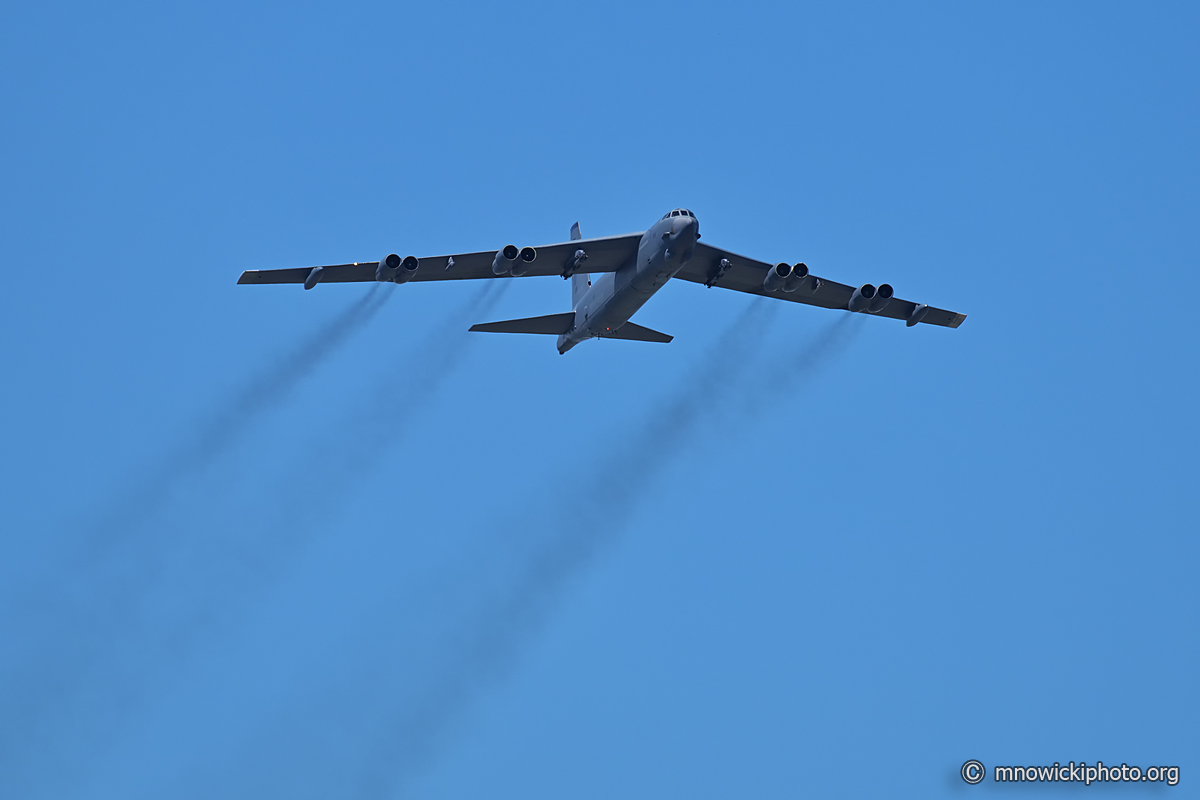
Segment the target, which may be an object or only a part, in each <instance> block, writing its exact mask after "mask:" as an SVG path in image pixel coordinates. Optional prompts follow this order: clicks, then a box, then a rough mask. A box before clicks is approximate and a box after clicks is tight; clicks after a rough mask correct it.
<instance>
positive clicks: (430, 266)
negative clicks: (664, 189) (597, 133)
mask: <svg viewBox="0 0 1200 800" xmlns="http://www.w3.org/2000/svg"><path fill="white" fill-rule="evenodd" d="M699 239H700V223H699V222H698V221H697V219H696V215H695V214H693V213H692V212H691V211H689V210H688V209H686V208H677V209H674V210H673V211H671V212H669V213H667V214H664V215H663V216H662V219H660V220H659V221H658V222H656V223H655V224H654V225H653V226H652V227H651V228H650V230H648V231H646V232H645V233H628V234H625V235H623V236H605V237H601V238H598V239H584V238H583V237H582V235H581V234H580V232H579V223H578V222H576V223H575V224H574V225H573V226H572V227H571V240H570V241H569V242H561V243H559V244H551V245H545V246H542V247H522V248H518V247H516V246H515V245H511V244H510V245H506V246H505V247H503V248H502V249H500V250H485V251H483V252H480V253H457V254H455V255H449V256H429V257H425V258H417V257H416V256H406V257H404V258H401V257H400V256H398V255H396V254H394V253H393V254H390V255H387V256H384V258H383V259H381V260H379V261H358V262H355V263H353V264H334V265H331V266H325V267H297V268H294V269H263V270H247V271H245V272H243V273H242V277H241V278H239V279H238V283H302V284H304V288H305V289H311V288H313V287H314V286H316V285H317V284H318V283H322V282H325V283H345V282H350V281H381V282H385V283H408V282H410V281H444V280H458V279H476V278H519V277H523V276H548V275H558V276H561V277H563V278H566V279H570V281H571V310H570V311H565V312H563V313H561V314H547V315H546V316H542V317H527V318H525V319H509V320H504V321H502V322H487V323H483V324H480V325H473V326H471V330H473V331H484V332H489V333H541V334H549V335H551V336H557V337H558V352H559V353H560V354H562V353H565V352H567V351H568V350H570V349H571V348H572V347H574V346H575V345H577V344H579V343H580V342H582V341H583V340H585V339H633V340H636V341H640V342H664V343H666V342H669V341H671V339H672V338H673V337H671V336H668V335H667V334H665V333H659V332H658V331H654V330H651V329H649V328H645V327H642V326H641V325H637V324H635V323H633V322H630V321H629V318H630V317H632V316H633V315H634V314H635V313H636V312H637V310H638V309H640V308H641V307H642V306H643V305H645V303H646V301H647V300H649V299H650V298H651V297H652V296H653V295H654V293H655V292H657V291H658V290H659V289H661V288H662V287H663V286H665V285H666V283H667V281H669V280H670V279H671V278H682V279H683V280H685V281H692V282H693V283H702V284H704V285H705V286H707V287H710V288H711V287H713V286H718V287H721V288H723V289H734V290H736V291H739V292H746V293H748V294H757V295H761V296H763V297H778V298H780V299H781V300H791V301H793V302H796V303H805V304H807V305H810V306H820V307H821V308H831V309H836V310H841V311H851V312H859V313H864V314H873V315H875V316H879V317H890V318H892V319H902V320H904V322H905V324H907V325H908V326H909V327H912V326H913V325H916V324H917V323H919V322H924V323H926V324H929V325H941V326H943V327H946V328H957V327H958V326H959V325H961V324H962V321H963V320H964V319H966V318H967V316H966V314H958V313H955V312H953V311H945V310H943V309H940V308H934V307H932V306H927V305H924V304H918V303H912V302H909V301H908V300H901V299H899V298H898V297H895V296H894V295H893V292H892V287H891V286H889V285H888V284H886V283H884V284H880V285H879V286H875V285H873V284H870V283H864V284H862V285H861V286H859V287H857V288H855V287H853V286H846V285H845V284H841V283H835V282H834V281H830V280H826V279H824V278H818V277H817V276H816V275H813V274H812V273H810V272H809V270H808V266H807V265H805V264H803V263H798V264H788V263H786V262H779V263H777V264H768V263H766V262H763V261H756V260H754V259H752V258H746V257H745V256H739V255H737V254H736V253H731V252H729V251H728V250H722V249H720V248H717V247H712V246H710V245H707V244H701V243H700V242H699ZM593 275H596V276H598V277H597V278H596V280H595V281H593V280H592V276H593Z"/></svg>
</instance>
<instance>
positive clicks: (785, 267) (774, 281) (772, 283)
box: [763, 262, 792, 292]
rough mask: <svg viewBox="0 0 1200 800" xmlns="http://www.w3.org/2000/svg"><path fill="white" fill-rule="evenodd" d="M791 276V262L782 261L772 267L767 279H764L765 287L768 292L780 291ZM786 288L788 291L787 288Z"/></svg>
mask: <svg viewBox="0 0 1200 800" xmlns="http://www.w3.org/2000/svg"><path fill="white" fill-rule="evenodd" d="M791 276H792V266H791V264H785V263H783V262H780V263H778V264H776V265H775V266H773V267H771V270H770V271H769V272H768V273H767V279H766V280H764V281H763V289H765V290H766V291H768V292H778V291H779V290H780V289H784V287H785V286H786V285H787V282H788V278H790V277H791ZM784 290H785V291H786V289H784Z"/></svg>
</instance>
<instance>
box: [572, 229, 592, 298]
mask: <svg viewBox="0 0 1200 800" xmlns="http://www.w3.org/2000/svg"><path fill="white" fill-rule="evenodd" d="M582 238H583V234H582V233H580V232H579V223H578V222H576V223H575V224H574V225H572V226H571V241H572V242H573V241H575V240H576V239H582ZM591 285H592V276H590V275H588V274H586V273H583V274H577V275H572V276H571V308H572V309H575V308H578V307H579V301H580V300H582V299H583V296H584V295H585V294H587V290H588V289H589V288H590V287H591Z"/></svg>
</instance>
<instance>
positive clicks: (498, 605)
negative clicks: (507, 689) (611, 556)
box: [358, 300, 776, 798]
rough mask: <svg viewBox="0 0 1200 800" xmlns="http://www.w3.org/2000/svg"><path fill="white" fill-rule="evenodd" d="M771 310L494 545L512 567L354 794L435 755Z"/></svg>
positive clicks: (675, 444)
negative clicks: (589, 471)
mask: <svg viewBox="0 0 1200 800" xmlns="http://www.w3.org/2000/svg"><path fill="white" fill-rule="evenodd" d="M775 313H776V305H775V304H773V303H769V302H766V301H760V300H756V301H754V302H752V303H751V304H750V305H749V306H748V307H747V308H746V310H745V311H743V312H742V313H741V314H740V315H739V316H738V317H737V318H736V319H735V320H734V322H733V323H732V324H731V325H730V326H729V327H728V328H727V329H726V330H725V331H723V332H722V334H721V335H720V336H719V338H718V339H717V341H716V342H715V343H714V345H713V346H712V348H711V350H710V351H709V352H708V353H706V354H705V355H704V357H703V359H704V360H703V361H702V362H701V363H700V364H699V365H697V366H696V367H695V368H694V369H693V370H692V371H691V372H690V373H689V374H687V375H686V376H685V377H684V379H683V380H682V382H681V384H680V385H679V386H677V387H676V388H675V390H674V391H673V392H672V393H671V394H670V395H669V397H668V398H667V400H666V402H664V403H656V404H654V406H653V409H654V410H653V411H652V412H650V414H649V415H648V416H647V417H646V418H645V419H644V420H643V421H642V422H641V423H640V424H635V425H634V426H632V430H633V435H631V436H630V437H629V438H628V439H627V440H626V441H624V442H622V443H620V444H619V445H618V446H617V448H616V449H615V450H614V451H613V453H612V454H611V455H610V456H609V458H607V459H605V462H604V464H603V465H602V467H601V469H600V470H599V471H598V474H597V475H595V476H594V477H592V478H591V479H586V478H585V479H582V480H581V481H580V482H579V483H578V484H577V485H579V486H580V487H586V489H585V491H586V492H587V494H586V496H585V497H582V498H580V501H579V502H578V503H577V504H576V505H575V506H574V507H573V508H568V509H564V510H563V511H562V512H561V513H559V514H557V515H556V516H558V517H559V518H561V519H563V520H565V523H564V525H563V527H562V528H559V529H556V530H540V531H533V532H532V533H533V536H531V537H530V541H526V542H512V541H507V542H505V543H504V544H505V546H506V547H512V546H514V545H516V546H521V545H524V546H525V547H526V548H527V549H526V550H525V551H524V552H523V554H522V555H521V556H520V557H519V558H518V563H517V564H516V565H515V569H514V571H513V574H511V575H507V576H505V577H504V579H503V580H502V582H501V589H500V591H499V592H497V593H495V595H494V596H491V597H487V598H481V599H480V602H479V603H478V604H477V606H478V607H477V608H475V609H474V612H473V614H474V616H473V617H472V618H471V619H470V620H469V621H468V622H467V624H466V625H465V626H464V627H463V628H461V629H460V630H459V631H458V632H457V634H456V635H455V636H454V637H453V640H454V641H455V643H456V645H457V646H456V648H455V652H453V653H452V654H450V655H449V656H448V657H447V658H446V661H447V663H443V664H440V665H438V666H437V668H435V669H431V670H430V672H431V673H432V674H433V675H435V676H436V677H434V678H433V679H432V680H431V682H430V683H431V685H429V686H423V687H421V689H420V693H419V697H417V698H416V699H415V700H414V701H413V703H412V705H411V706H410V707H409V708H408V709H407V710H406V711H405V712H403V713H402V714H401V716H400V717H399V718H398V719H395V720H393V721H390V722H387V723H384V727H383V730H382V731H381V732H380V735H379V737H378V740H377V742H376V743H375V744H374V745H373V746H372V745H367V746H366V748H369V749H367V753H369V755H368V757H367V759H366V762H365V763H364V765H363V770H362V775H361V784H360V791H359V792H358V796H361V797H367V798H384V797H390V796H392V795H393V794H395V792H396V790H397V789H398V788H400V789H403V788H404V786H405V785H406V784H407V783H408V782H409V780H411V779H412V778H414V777H415V776H416V775H417V774H419V772H420V771H421V770H422V768H424V767H425V766H426V765H427V763H428V762H429V761H430V760H432V758H433V757H435V756H436V751H437V749H438V745H439V744H440V742H441V740H442V739H443V738H444V737H445V736H446V734H447V732H448V728H449V727H450V725H451V723H452V722H453V720H454V718H455V717H456V716H457V715H458V714H459V713H460V712H461V711H462V710H463V709H464V708H465V707H466V706H467V704H468V703H469V702H470V701H471V700H472V699H473V697H474V695H475V694H476V693H477V692H478V691H479V690H480V689H481V688H482V686H483V685H486V684H489V683H492V682H494V681H495V680H497V679H498V678H499V675H498V673H503V671H504V670H505V669H506V668H507V667H508V666H509V665H510V664H511V662H512V661H513V659H514V658H515V656H516V655H517V653H518V651H519V649H520V647H521V645H522V644H523V643H524V642H525V641H526V640H527V639H528V638H529V637H530V636H531V635H532V634H534V633H535V632H536V631H537V629H538V627H539V625H540V623H541V622H542V621H543V620H544V619H545V618H546V617H547V616H548V614H549V613H550V611H551V610H552V609H553V606H554V604H555V603H556V601H557V599H558V597H559V595H560V594H561V592H562V591H563V589H564V588H565V586H566V584H567V583H568V582H569V581H570V580H571V579H572V578H573V577H575V576H576V575H578V574H579V573H580V572H582V571H583V570H584V569H585V568H586V567H587V565H588V564H589V563H591V561H592V560H593V559H594V558H595V556H596V555H597V554H598V553H599V551H600V550H601V549H602V548H603V547H604V546H605V545H607V544H609V543H610V542H611V541H612V540H613V539H614V538H615V537H616V536H617V534H618V533H619V532H620V529H621V528H622V527H623V526H624V525H625V524H626V523H627V522H628V520H629V518H630V517H631V516H632V514H633V512H634V511H635V509H636V506H637V504H638V502H639V501H640V500H641V499H642V498H643V496H644V495H645V494H646V492H648V491H649V490H650V489H652V488H653V480H654V478H655V477H656V476H657V475H658V473H659V472H660V471H661V470H662V468H663V467H665V466H666V465H667V464H669V463H671V461H672V460H673V459H674V458H675V457H676V456H677V455H678V454H679V453H680V451H682V450H683V449H684V448H685V447H686V446H687V445H688V443H689V440H690V438H691V436H692V434H694V433H695V431H696V429H697V426H698V425H699V424H700V423H701V422H702V421H704V420H705V419H707V418H708V416H709V415H710V414H716V413H719V412H720V411H721V410H722V407H723V403H724V401H725V400H727V399H728V398H729V395H730V394H731V393H732V392H734V391H736V390H737V387H738V385H739V383H738V381H739V379H740V378H741V377H742V376H743V374H744V372H745V370H746V369H748V368H749V366H750V365H751V364H752V363H753V360H754V357H755V355H756V354H757V353H758V352H760V350H761V349H762V347H763V346H764V343H765V340H766V333H767V331H768V328H769V326H770V323H771V322H772V320H773V318H774V316H775ZM520 527H524V525H522V526H520ZM496 560H497V561H502V558H498V559H496ZM493 569H494V568H493ZM451 583H452V585H453V586H454V587H455V589H456V590H457V591H459V592H469V591H470V589H469V588H466V587H467V586H469V584H470V581H469V580H462V581H452V582H451ZM464 584H466V586H464ZM366 748H364V749H366Z"/></svg>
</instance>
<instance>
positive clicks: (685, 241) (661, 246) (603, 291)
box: [558, 212, 700, 353]
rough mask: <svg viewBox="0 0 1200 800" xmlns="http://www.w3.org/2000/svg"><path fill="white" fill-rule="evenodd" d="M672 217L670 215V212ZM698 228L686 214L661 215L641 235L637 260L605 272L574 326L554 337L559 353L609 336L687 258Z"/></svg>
mask: <svg viewBox="0 0 1200 800" xmlns="http://www.w3.org/2000/svg"><path fill="white" fill-rule="evenodd" d="M673 213H675V212H673ZM699 238H700V223H699V222H697V221H696V218H695V217H693V216H691V215H690V214H686V213H685V214H680V215H679V216H671V215H670V214H668V215H666V216H664V217H663V218H662V219H660V220H659V221H658V222H656V223H655V224H654V225H653V226H652V227H651V228H650V230H648V231H646V232H645V233H644V234H643V235H642V240H641V242H639V243H638V251H637V255H636V256H634V257H633V258H631V259H630V260H629V261H627V262H626V263H624V264H622V265H621V267H620V268H619V269H618V270H617V271H616V272H605V273H602V274H601V275H600V277H599V278H598V279H597V280H596V281H595V282H594V283H593V284H592V285H591V287H590V288H589V289H588V290H587V292H586V293H585V294H584V295H583V297H581V298H580V299H579V302H578V303H577V304H576V306H575V309H574V311H575V326H574V327H573V328H572V329H571V330H569V331H567V332H566V333H564V334H562V335H561V336H559V337H558V352H559V353H565V352H567V351H568V350H570V349H571V348H572V347H574V346H575V345H577V344H579V343H580V342H582V341H583V340H584V339H593V338H597V337H604V336H607V335H611V333H612V332H613V331H615V330H617V329H618V328H620V327H621V326H622V325H624V324H625V323H626V322H628V321H629V318H630V317H632V316H633V315H634V314H635V313H636V312H637V310H638V309H639V308H641V307H642V306H643V305H645V304H646V301H647V300H649V299H650V298H651V297H653V296H654V293H655V292H657V291H658V290H659V289H661V288H662V287H663V286H665V285H666V283H667V281H669V280H670V279H671V278H672V277H673V276H674V275H675V273H677V272H679V270H680V269H682V268H683V265H684V264H686V263H687V262H688V260H689V259H691V257H692V252H693V251H694V250H695V247H696V240H697V239H699Z"/></svg>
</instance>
